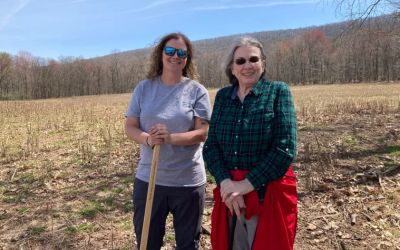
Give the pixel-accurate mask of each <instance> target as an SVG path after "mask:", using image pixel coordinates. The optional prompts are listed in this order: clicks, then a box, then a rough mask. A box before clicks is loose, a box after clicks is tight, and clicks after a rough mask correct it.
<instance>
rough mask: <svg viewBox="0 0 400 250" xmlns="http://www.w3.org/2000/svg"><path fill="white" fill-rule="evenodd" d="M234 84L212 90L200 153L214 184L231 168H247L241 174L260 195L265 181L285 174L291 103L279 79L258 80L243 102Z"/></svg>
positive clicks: (292, 142)
mask: <svg viewBox="0 0 400 250" xmlns="http://www.w3.org/2000/svg"><path fill="white" fill-rule="evenodd" d="M237 88H238V87H237V86H229V87H225V88H223V89H221V90H219V91H218V92H217V95H216V97H215V103H214V108H213V112H212V116H211V121H210V129H209V132H208V138H207V141H206V143H205V144H204V147H203V157H204V160H205V162H206V166H207V169H208V170H209V171H210V173H211V174H212V175H213V176H214V178H215V180H216V182H217V184H218V185H219V184H220V183H221V181H223V180H224V179H226V178H231V174H230V170H236V169H238V170H249V171H250V172H249V173H248V174H247V176H246V178H247V179H248V180H249V181H250V182H251V184H252V185H253V186H254V187H255V189H256V190H258V194H259V197H260V198H261V199H263V197H264V190H265V188H264V187H265V185H267V184H268V182H269V181H272V180H276V179H279V178H281V177H282V176H284V175H285V173H286V171H287V169H288V168H289V166H290V164H291V163H292V161H293V160H294V158H295V155H296V133H297V128H296V113H295V108H294V104H293V100H292V96H291V93H290V90H289V87H288V85H287V84H286V83H284V82H277V81H266V80H260V81H259V82H258V83H257V84H256V85H255V86H254V87H253V89H252V90H251V91H250V92H249V94H248V95H247V96H246V97H245V99H244V101H243V103H242V102H241V101H240V99H239V98H238V96H237V94H236V93H237Z"/></svg>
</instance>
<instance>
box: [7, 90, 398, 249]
mask: <svg viewBox="0 0 400 250" xmlns="http://www.w3.org/2000/svg"><path fill="white" fill-rule="evenodd" d="M292 92H293V95H294V97H295V103H296V109H297V116H298V127H299V135H298V140H299V141H298V157H297V160H296V163H295V172H296V173H297V176H298V182H299V188H298V191H299V224H298V234H297V238H296V247H295V249H301V250H303V249H304V250H306V249H307V250H308V249H342V250H344V249H400V240H399V239H400V178H399V177H400V84H399V83H397V84H356V85H314V86H294V87H292ZM210 93H211V96H212V97H214V95H215V91H214V90H211V91H210ZM129 96H130V95H129V94H123V95H103V96H85V97H74V98H64V99H49V100H36V101H3V102H0V166H1V168H0V249H133V248H134V236H133V228H132V220H131V218H132V215H131V208H132V202H131V193H132V188H133V187H132V180H133V175H134V172H135V166H136V163H137V160H138V146H137V145H135V144H134V143H132V142H130V141H128V140H127V139H126V137H125V134H124V130H123V123H124V112H125V110H126V107H127V105H128V101H129ZM213 186H214V184H213V181H212V179H211V178H210V179H209V183H208V187H207V190H208V194H207V208H206V210H205V214H204V215H205V216H204V223H203V226H204V228H205V229H208V228H209V224H210V223H209V217H210V212H211V206H212V199H211V192H210V191H211V189H212V188H213ZM206 231H207V230H204V234H203V236H202V247H203V249H210V243H209V236H208V235H207V232H206ZM173 243H174V234H173V232H172V223H168V230H167V235H166V237H165V247H164V249H173Z"/></svg>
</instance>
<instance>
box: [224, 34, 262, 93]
mask: <svg viewBox="0 0 400 250" xmlns="http://www.w3.org/2000/svg"><path fill="white" fill-rule="evenodd" d="M241 46H253V47H257V48H259V49H260V51H261V57H262V58H261V59H262V65H263V67H264V71H263V73H262V74H261V76H260V79H262V78H265V69H266V61H265V59H266V56H265V52H264V47H263V45H262V43H261V42H260V41H258V40H257V39H255V38H253V37H249V36H244V37H239V38H238V39H235V41H234V42H233V43H232V45H231V47H230V48H229V50H228V53H227V54H226V56H225V60H224V62H223V64H222V68H223V70H224V71H225V74H226V76H227V77H228V78H229V82H230V84H232V85H236V84H239V82H238V79H237V78H236V77H235V76H234V75H233V74H232V65H233V58H234V55H235V52H236V50H237V49H238V48H239V47H241Z"/></svg>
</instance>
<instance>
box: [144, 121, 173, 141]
mask: <svg viewBox="0 0 400 250" xmlns="http://www.w3.org/2000/svg"><path fill="white" fill-rule="evenodd" d="M166 138H169V132H168V130H167V126H165V125H164V124H156V125H154V126H153V127H151V128H150V131H149V139H148V141H149V144H150V145H151V146H154V145H160V144H163V143H168V142H167V140H166Z"/></svg>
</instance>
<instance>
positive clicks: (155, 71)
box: [146, 32, 199, 80]
mask: <svg viewBox="0 0 400 250" xmlns="http://www.w3.org/2000/svg"><path fill="white" fill-rule="evenodd" d="M171 39H182V40H183V41H184V42H185V45H186V47H187V54H188V56H187V59H186V65H185V68H184V69H183V70H182V75H183V76H185V77H188V78H190V79H193V80H198V79H199V75H198V73H197V69H196V65H195V64H194V62H193V45H192V43H191V42H190V40H189V38H187V36H185V35H184V34H182V33H180V32H174V33H170V34H167V35H165V36H163V37H162V38H161V39H160V41H159V42H158V43H157V45H156V46H155V47H154V48H153V52H152V53H151V59H150V68H149V70H148V71H147V75H146V77H147V78H148V79H154V78H156V77H158V76H160V75H161V74H162V71H163V62H162V53H163V50H164V47H165V44H167V42H168V41H169V40H171Z"/></svg>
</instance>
